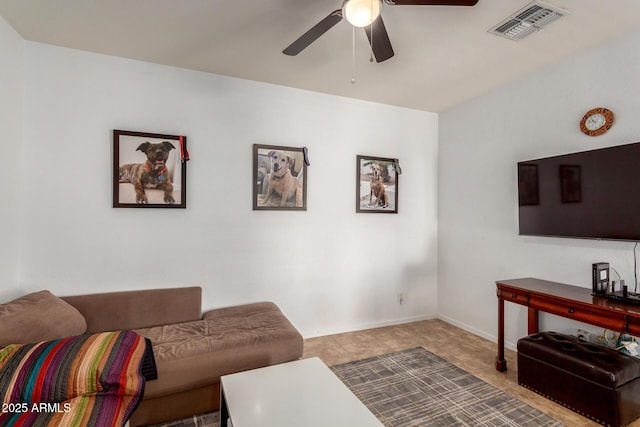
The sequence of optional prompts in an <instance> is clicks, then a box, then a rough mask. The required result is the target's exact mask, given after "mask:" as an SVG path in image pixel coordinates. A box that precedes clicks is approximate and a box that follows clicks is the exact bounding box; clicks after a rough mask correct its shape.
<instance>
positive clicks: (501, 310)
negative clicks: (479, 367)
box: [496, 298, 507, 372]
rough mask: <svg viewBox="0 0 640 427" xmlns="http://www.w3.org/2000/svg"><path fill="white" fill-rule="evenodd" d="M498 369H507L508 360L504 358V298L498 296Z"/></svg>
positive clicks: (502, 370) (501, 370)
mask: <svg viewBox="0 0 640 427" xmlns="http://www.w3.org/2000/svg"><path fill="white" fill-rule="evenodd" d="M496 370H498V371H500V372H504V371H506V370H507V361H506V360H505V359H504V299H502V298H498V356H497V357H496Z"/></svg>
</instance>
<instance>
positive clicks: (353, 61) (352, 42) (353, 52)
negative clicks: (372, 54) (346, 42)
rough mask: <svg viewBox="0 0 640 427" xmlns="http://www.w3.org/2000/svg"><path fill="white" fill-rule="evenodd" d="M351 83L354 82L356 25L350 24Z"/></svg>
mask: <svg viewBox="0 0 640 427" xmlns="http://www.w3.org/2000/svg"><path fill="white" fill-rule="evenodd" d="M351 84H356V27H354V26H351Z"/></svg>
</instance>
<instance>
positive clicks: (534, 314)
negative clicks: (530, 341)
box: [527, 307, 538, 335]
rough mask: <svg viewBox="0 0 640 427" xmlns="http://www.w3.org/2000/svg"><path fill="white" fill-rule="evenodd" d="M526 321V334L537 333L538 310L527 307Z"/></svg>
mask: <svg viewBox="0 0 640 427" xmlns="http://www.w3.org/2000/svg"><path fill="white" fill-rule="evenodd" d="M527 320H528V325H527V328H528V332H529V335H531V334H537V333H538V310H536V309H535V308H531V307H529V315H528V316H527Z"/></svg>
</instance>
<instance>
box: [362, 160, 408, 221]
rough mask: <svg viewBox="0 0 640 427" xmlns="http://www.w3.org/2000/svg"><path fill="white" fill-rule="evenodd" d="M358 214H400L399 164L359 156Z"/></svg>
mask: <svg viewBox="0 0 640 427" xmlns="http://www.w3.org/2000/svg"><path fill="white" fill-rule="evenodd" d="M356 160H357V164H356V170H357V174H356V212H358V213H394V214H397V213H398V175H399V173H398V172H399V171H398V166H397V165H398V162H397V160H396V159H388V158H384V157H372V156H360V155H359V156H357V158H356Z"/></svg>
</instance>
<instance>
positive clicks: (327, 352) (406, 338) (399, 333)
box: [303, 320, 640, 427]
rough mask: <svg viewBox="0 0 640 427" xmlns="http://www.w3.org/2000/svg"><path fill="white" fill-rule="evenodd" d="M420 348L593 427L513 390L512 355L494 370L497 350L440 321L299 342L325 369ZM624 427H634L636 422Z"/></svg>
mask: <svg viewBox="0 0 640 427" xmlns="http://www.w3.org/2000/svg"><path fill="white" fill-rule="evenodd" d="M418 346H421V347H424V348H425V349H427V350H429V351H431V352H432V353H435V354H437V355H438V356H440V357H442V358H444V359H446V360H448V361H449V362H451V363H453V364H455V365H457V366H459V367H461V368H462V369H464V370H466V371H467V372H470V373H472V374H473V375H475V376H476V377H478V378H481V379H482V380H484V381H486V382H488V383H489V384H492V385H493V386H495V387H497V388H499V389H501V390H504V391H505V392H507V393H509V394H510V395H512V396H514V397H515V398H517V399H520V400H521V401H523V402H526V403H527V404H529V405H531V406H533V407H534V408H537V409H538V410H540V411H542V412H544V413H546V414H547V415H549V416H551V417H553V418H554V419H556V420H558V421H560V422H562V423H564V424H565V425H567V426H569V427H574V426H576V427H577V426H598V425H599V424H597V423H595V422H594V421H591V420H589V419H588V418H585V417H583V416H581V415H579V414H576V413H575V412H573V411H571V410H569V409H566V408H565V407H563V406H561V405H558V404H556V403H554V402H552V401H550V400H548V399H546V398H544V397H542V396H539V395H538V394H536V393H534V392H532V391H530V390H527V389H525V388H524V387H521V386H519V385H518V379H517V378H518V376H517V372H518V371H517V360H516V353H515V352H513V351H511V350H505V352H506V354H505V358H506V359H507V366H508V370H507V372H498V371H496V370H495V357H496V353H497V346H496V344H495V343H493V342H491V341H488V340H486V339H484V338H481V337H478V336H477V335H473V334H471V333H469V332H466V331H464V330H462V329H460V328H457V327H455V326H453V325H451V324H449V323H446V322H443V321H441V320H426V321H423V322H416V323H408V324H404V325H398V326H389V327H384V328H378V329H369V330H365V331H358V332H349V333H344V334H337V335H329V336H324V337H318V338H311V339H307V340H305V343H304V355H303V357H314V356H318V357H320V359H322V361H323V362H324V363H325V364H327V365H329V366H331V365H336V364H340V363H345V362H350V361H353V360H359V359H364V358H367V357H371V356H377V355H380V354H385V353H390V352H393V351H398V350H404V349H407V348H413V347H418ZM629 426H633V427H640V420H636V421H635V422H634V423H632V424H629Z"/></svg>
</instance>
